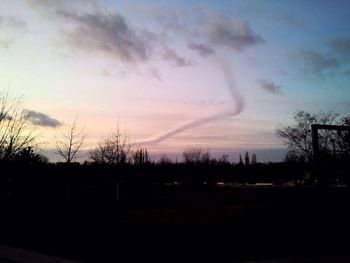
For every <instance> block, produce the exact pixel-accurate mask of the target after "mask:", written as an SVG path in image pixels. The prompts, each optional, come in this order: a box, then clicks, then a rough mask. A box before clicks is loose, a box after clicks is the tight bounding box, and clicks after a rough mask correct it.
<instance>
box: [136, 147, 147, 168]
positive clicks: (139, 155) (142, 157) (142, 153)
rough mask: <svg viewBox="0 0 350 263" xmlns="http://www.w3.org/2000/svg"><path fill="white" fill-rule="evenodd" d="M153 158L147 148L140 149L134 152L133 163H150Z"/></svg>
mask: <svg viewBox="0 0 350 263" xmlns="http://www.w3.org/2000/svg"><path fill="white" fill-rule="evenodd" d="M150 162H151V159H150V157H149V154H148V152H147V149H142V148H140V149H138V150H136V151H135V153H134V154H133V163H134V164H136V165H142V164H147V163H150Z"/></svg>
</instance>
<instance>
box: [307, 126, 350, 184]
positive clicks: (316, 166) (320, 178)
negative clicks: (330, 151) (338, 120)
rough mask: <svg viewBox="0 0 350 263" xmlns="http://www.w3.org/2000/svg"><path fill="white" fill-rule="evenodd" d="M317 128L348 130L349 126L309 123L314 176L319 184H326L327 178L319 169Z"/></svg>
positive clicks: (349, 129)
mask: <svg viewBox="0 0 350 263" xmlns="http://www.w3.org/2000/svg"><path fill="white" fill-rule="evenodd" d="M319 130H331V131H349V132H350V126H343V125H326V124H312V125H311V135H312V151H313V164H314V172H315V177H316V179H317V180H318V181H319V183H321V184H327V181H328V180H327V178H325V175H324V174H323V173H322V171H321V169H320V161H321V159H320V146H319V139H318V131H319Z"/></svg>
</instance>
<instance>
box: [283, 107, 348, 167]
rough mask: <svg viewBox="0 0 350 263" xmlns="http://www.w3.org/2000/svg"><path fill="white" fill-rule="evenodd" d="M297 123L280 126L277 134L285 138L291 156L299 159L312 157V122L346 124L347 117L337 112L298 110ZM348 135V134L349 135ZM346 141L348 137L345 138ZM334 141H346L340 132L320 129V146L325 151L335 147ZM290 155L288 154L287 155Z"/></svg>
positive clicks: (295, 118) (295, 117)
mask: <svg viewBox="0 0 350 263" xmlns="http://www.w3.org/2000/svg"><path fill="white" fill-rule="evenodd" d="M294 120H295V125H293V126H287V127H282V128H278V129H277V130H276V135H277V136H278V137H280V138H282V139H283V141H284V143H285V144H286V145H287V146H288V148H289V150H290V154H289V156H294V157H293V158H294V159H295V158H296V157H298V156H299V159H306V160H311V159H312V156H313V154H312V136H311V125H312V124H327V125H344V124H345V125H346V124H347V122H346V121H347V120H348V119H347V118H343V119H340V118H339V114H338V113H335V112H332V111H331V112H319V113H316V114H310V113H308V112H305V111H298V112H297V113H296V114H295V116H294ZM347 136H348V135H347ZM345 137H346V136H345ZM345 141H346V138H345ZM334 142H339V143H340V142H344V140H342V138H341V136H340V135H339V134H335V133H334V132H333V131H330V130H320V134H319V146H320V149H321V150H323V151H329V150H330V149H332V148H334ZM287 157H288V156H287Z"/></svg>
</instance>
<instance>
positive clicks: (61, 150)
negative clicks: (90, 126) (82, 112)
mask: <svg viewBox="0 0 350 263" xmlns="http://www.w3.org/2000/svg"><path fill="white" fill-rule="evenodd" d="M86 137H87V135H86V133H85V129H84V128H79V127H78V123H77V118H75V119H74V122H73V124H72V126H71V127H70V129H69V131H68V132H67V133H65V134H62V135H61V138H60V139H57V138H55V141H56V152H57V154H58V155H60V156H61V157H63V159H64V160H65V162H67V163H71V162H72V161H74V160H75V159H76V157H77V153H78V151H79V150H80V148H81V147H82V145H83V144H84V141H85V139H86Z"/></svg>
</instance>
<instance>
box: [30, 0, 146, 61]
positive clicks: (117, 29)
mask: <svg viewBox="0 0 350 263" xmlns="http://www.w3.org/2000/svg"><path fill="white" fill-rule="evenodd" d="M27 2H29V4H30V5H31V6H32V7H33V8H35V10H37V11H39V12H40V13H42V14H43V15H44V16H46V17H47V16H49V17H51V18H53V19H57V20H58V21H59V24H58V25H59V26H60V27H61V28H60V29H61V32H63V33H62V36H63V42H64V43H65V44H67V45H68V46H69V47H71V48H72V49H73V50H75V51H84V52H90V53H91V52H97V53H103V54H105V55H107V56H109V57H110V56H112V57H114V58H117V59H119V60H121V61H123V62H138V61H145V60H147V59H148V58H149V56H150V53H151V48H152V45H151V42H152V37H151V33H150V32H147V31H145V30H139V29H137V28H134V27H133V26H131V25H130V23H129V22H128V21H127V20H126V18H125V17H124V16H122V15H121V14H119V13H116V12H106V11H104V12H102V11H101V10H100V8H97V7H96V8H97V9H96V10H97V11H96V10H95V9H94V8H91V7H90V8H88V7H85V6H84V5H83V2H84V1H74V2H73V1H66V0H65V1H50V0H45V1H44V0H27ZM84 3H85V2H84ZM86 4H90V6H94V5H96V6H97V4H96V3H95V2H94V1H87V2H86ZM80 6H84V8H82V9H80V8H79V7H80ZM62 22H63V23H62Z"/></svg>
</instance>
